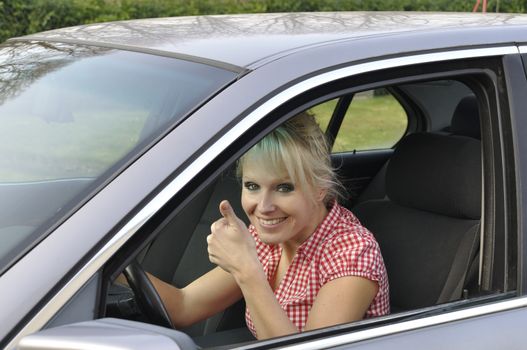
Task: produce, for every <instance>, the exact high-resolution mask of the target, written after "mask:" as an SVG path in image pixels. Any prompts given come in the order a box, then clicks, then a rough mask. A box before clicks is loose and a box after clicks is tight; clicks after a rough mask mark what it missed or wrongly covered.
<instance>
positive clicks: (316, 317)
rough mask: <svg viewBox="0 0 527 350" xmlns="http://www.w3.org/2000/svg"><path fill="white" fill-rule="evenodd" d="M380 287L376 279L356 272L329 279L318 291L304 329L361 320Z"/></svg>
mask: <svg viewBox="0 0 527 350" xmlns="http://www.w3.org/2000/svg"><path fill="white" fill-rule="evenodd" d="M378 289H379V286H378V284H377V282H374V281H371V280H369V279H366V278H363V277H356V276H346V277H340V278H337V279H334V280H332V281H329V282H327V283H326V284H325V285H323V286H322V288H320V291H319V292H318V295H317V298H316V299H315V302H314V303H313V306H312V308H311V311H310V312H309V317H308V319H307V322H306V327H305V329H304V330H306V331H307V330H311V329H316V328H322V327H328V326H332V325H336V324H340V323H347V322H353V321H358V320H361V319H362V318H363V317H364V314H365V313H366V311H367V310H368V307H369V306H370V304H371V303H372V301H373V299H374V298H375V295H377V291H378Z"/></svg>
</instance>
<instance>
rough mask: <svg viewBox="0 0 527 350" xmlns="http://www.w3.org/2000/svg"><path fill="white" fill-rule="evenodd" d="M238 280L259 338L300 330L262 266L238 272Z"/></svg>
mask: <svg viewBox="0 0 527 350" xmlns="http://www.w3.org/2000/svg"><path fill="white" fill-rule="evenodd" d="M236 281H237V282H238V285H239V286H240V288H241V290H242V292H243V295H244V297H245V303H246V305H247V307H248V308H249V310H250V312H251V319H252V321H253V323H254V327H255V328H256V331H257V336H258V339H266V338H272V337H279V336H283V335H287V334H293V333H297V332H298V329H297V328H296V326H295V325H294V324H293V322H291V320H290V319H289V317H288V316H287V314H286V313H285V311H284V310H283V309H282V307H281V306H280V303H279V302H278V300H277V299H276V296H275V295H274V293H273V290H272V289H271V286H270V285H269V282H268V281H267V278H266V276H265V274H264V272H263V270H262V268H261V267H259V268H258V267H256V268H255V267H253V268H252V269H251V268H249V267H248V268H246V269H245V273H238V274H236Z"/></svg>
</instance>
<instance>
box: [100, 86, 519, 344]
mask: <svg viewBox="0 0 527 350" xmlns="http://www.w3.org/2000/svg"><path fill="white" fill-rule="evenodd" d="M420 84H423V85H425V86H428V87H429V86H435V88H436V89H435V90H434V93H437V87H438V86H440V87H443V88H444V89H445V90H444V92H443V93H444V94H446V95H448V96H449V97H450V98H451V104H452V105H453V106H454V107H453V108H451V109H446V111H445V113H447V114H448V115H441V118H443V119H445V120H449V125H448V126H446V127H441V128H440V130H428V131H426V130H425V131H414V132H412V133H410V134H408V135H406V136H404V137H402V138H401V139H400V140H399V139H398V140H397V141H395V145H392V146H393V148H394V151H393V150H390V153H386V155H385V156H383V157H378V154H377V153H375V152H373V153H372V156H371V157H367V156H365V155H364V154H363V155H360V156H358V155H359V153H356V152H354V151H353V150H350V152H338V155H337V156H338V159H340V160H339V161H340V163H338V171H339V173H340V174H353V171H348V169H346V167H353V168H356V167H360V168H362V169H363V170H364V169H367V170H368V171H370V173H369V174H368V176H367V181H364V176H360V178H358V179H356V180H357V181H359V182H360V183H361V184H362V187H360V186H359V187H357V185H356V184H355V185H352V187H353V188H351V189H349V188H348V190H349V191H344V193H345V195H346V196H355V195H357V196H361V195H362V194H363V193H365V192H368V191H371V190H372V188H373V187H377V186H381V187H382V191H379V192H377V194H378V196H376V197H374V198H372V197H370V198H362V200H361V201H359V202H356V201H353V200H350V198H347V199H346V198H344V199H343V204H344V205H346V206H348V208H349V209H350V210H351V211H352V212H353V213H354V214H355V215H356V216H357V217H358V218H359V219H360V220H361V222H362V224H363V225H364V226H365V227H366V228H368V229H369V230H370V231H371V232H372V233H373V234H374V235H375V236H376V238H377V240H378V242H379V244H380V246H381V251H382V253H383V256H384V260H385V263H386V266H387V269H388V275H389V279H390V288H391V290H390V294H391V309H392V312H391V315H389V316H386V317H384V319H388V320H389V319H393V322H395V321H398V320H401V319H407V318H410V319H412V318H420V317H427V316H431V315H437V314H440V313H442V312H444V311H445V310H446V311H449V310H458V309H463V308H465V307H467V306H468V305H472V306H473V305H481V304H485V303H488V302H491V301H495V300H500V299H502V298H509V297H511V296H514V295H515V293H514V287H513V286H512V285H510V286H509V287H508V289H506V290H503V289H502V287H503V286H502V285H500V284H499V283H497V282H496V283H497V284H496V283H487V284H485V283H483V282H482V277H481V276H482V275H485V274H494V275H495V276H499V275H504V274H505V271H504V270H499V269H498V270H497V269H494V270H493V271H492V272H490V271H487V270H486V269H485V267H484V266H483V265H482V263H481V262H482V261H485V259H488V258H490V257H491V256H499V255H501V254H503V251H499V250H495V248H494V247H491V248H488V249H489V250H484V251H482V250H481V247H482V246H483V244H482V240H485V239H486V237H488V236H487V235H490V236H498V237H500V236H501V235H502V234H503V233H502V232H496V231H488V228H487V231H485V228H484V227H482V221H481V218H482V215H483V212H482V210H481V208H482V204H481V203H482V202H481V201H482V194H483V193H485V191H489V188H485V187H483V182H482V166H483V165H482V162H481V160H482V157H483V156H484V153H483V150H484V147H483V146H482V138H481V123H482V118H485V116H486V115H488V114H489V113H491V112H489V111H486V110H480V107H479V106H481V105H482V104H485V103H486V102H485V100H484V96H481V95H478V90H477V89H473V88H471V87H469V86H468V85H467V84H466V83H465V79H461V80H455V81H453V82H452V83H445V81H437V82H434V81H425V82H406V81H404V82H403V83H401V85H400V86H398V88H400V91H406V92H407V95H406V98H409V99H410V98H415V95H412V92H413V91H419V92H422V89H424V88H421V89H420V87H419V85H420ZM451 86H454V87H455V88H452V89H450V90H449V87H451ZM392 87H393V86H392ZM381 91H382V90H381ZM370 98H371V96H370ZM334 101H335V100H329V101H328V102H324V103H322V104H320V105H315V106H309V103H307V106H308V108H306V111H307V112H308V113H312V114H315V115H317V116H320V113H319V111H320V110H323V109H326V108H328V106H327V105H329V106H330V107H331V108H334V106H335V102H334ZM414 102H415V101H414ZM427 103H428V105H427V108H428V109H430V108H432V109H433V110H434V113H440V111H441V108H440V106H437V105H435V106H434V105H433V103H430V101H427ZM324 104H326V105H325V106H324ZM415 104H416V105H417V102H415ZM423 105H424V103H423ZM397 108H400V109H401V110H402V107H397ZM423 108H424V107H423ZM317 111H318V114H317ZM373 114H374V115H376V114H377V113H373ZM426 114H428V115H429V112H427V111H425V110H423V111H421V115H426ZM403 115H406V114H404V113H403V112H401V115H400V116H398V117H397V118H399V119H401V120H406V119H405V118H406V117H403ZM482 116H483V117H482ZM483 120H484V119H483ZM327 124H329V122H327ZM321 126H322V128H324V127H325V126H324V124H323V123H322V125H321ZM385 126H386V125H383V127H385ZM407 126H408V122H406V121H405V122H401V123H400V124H397V126H394V127H393V129H394V130H395V129H397V132H401V133H404V131H405V130H406V129H407ZM353 132H355V130H354V129H353V128H351V129H348V128H344V127H343V128H342V129H339V135H345V134H348V133H353ZM357 132H360V130H359V131H357ZM383 154H384V153H383ZM356 156H358V157H357V159H355V158H354V157H356ZM347 158H350V159H351V160H350V159H348V160H346V159H347ZM390 162H391V168H388V174H387V173H386V167H388V166H390V165H389V163H390ZM452 162H453V163H456V164H457V166H456V167H454V168H452V167H451V164H452ZM372 163H376V165H375V166H372V165H371V164H372ZM460 163H463V164H462V165H460ZM344 176H345V175H344ZM445 176H446V177H449V178H450V181H445ZM344 180H345V181H343V183H345V184H347V185H349V184H350V183H351V182H353V180H354V179H351V178H346V179H344ZM379 183H382V185H379ZM386 185H387V186H386ZM390 186H391V187H390ZM240 192H241V182H240V179H238V178H237V172H236V162H235V161H234V162H231V163H230V165H229V166H228V167H227V168H225V170H224V171H222V172H221V174H220V175H218V176H216V177H214V178H212V179H211V180H210V181H208V185H207V186H206V187H205V188H204V189H202V190H200V191H197V192H195V194H194V195H193V197H192V200H191V201H190V202H189V203H188V205H186V206H185V207H184V208H179V209H178V212H177V214H176V215H175V216H171V218H170V219H169V220H165V221H164V223H163V225H162V226H160V227H159V228H157V229H156V230H155V232H156V236H155V238H154V239H153V240H152V241H151V242H149V244H148V245H144V244H143V245H142V246H143V247H144V248H143V250H142V253H141V254H140V255H139V256H138V258H139V259H140V261H141V264H142V265H143V267H144V268H145V269H146V270H147V271H149V272H151V273H153V274H154V275H156V276H158V277H160V278H161V279H163V280H165V281H167V282H169V283H172V284H174V285H175V286H177V287H184V286H185V285H187V284H189V283H190V282H192V281H193V280H194V279H196V278H198V277H199V276H201V275H202V274H204V273H206V272H207V271H209V270H210V269H212V268H213V267H214V265H213V264H211V263H210V261H209V260H208V257H207V246H206V236H207V235H208V234H210V225H211V224H212V223H213V222H214V221H215V220H217V219H218V218H219V217H220V214H219V211H218V205H219V202H220V201H221V200H223V199H228V200H229V201H230V202H231V203H232V205H233V207H234V209H235V212H236V213H237V214H238V216H239V217H240V218H244V219H246V217H245V216H244V214H243V209H242V208H241V205H240V201H239V198H240ZM452 203H455V205H453V204H452ZM438 218H439V220H438ZM246 223H248V221H247V220H246ZM396 226H399V228H398V229H396V230H395V231H394V232H392V231H393V230H392V227H396ZM183 228H184V229H183ZM394 234H395V235H394ZM509 268H510V267H509ZM430 276H434V278H433V279H431V278H430ZM121 292H124V293H128V294H127V295H128V297H129V300H128V302H129V305H127V306H126V309H127V310H125V311H123V306H122V305H121V306H120V307H116V304H115V297H116V295H119V293H121ZM110 293H115V294H111V295H109V296H108V298H107V299H106V302H107V305H106V314H105V316H112V317H125V318H130V319H139V320H144V321H148V320H147V318H146V319H145V315H142V314H141V311H140V309H138V308H137V307H136V305H135V304H134V301H133V297H132V296H131V294H130V291H127V290H122V291H119V290H116V289H112V288H110ZM244 310H245V305H244V302H243V300H242V301H240V302H238V303H236V304H234V305H233V306H232V307H230V308H228V309H227V310H226V311H225V312H221V313H219V314H217V315H215V316H213V317H211V318H210V319H207V320H205V321H203V322H201V323H198V324H196V325H194V326H192V327H190V328H186V329H183V331H184V332H185V333H187V334H189V335H190V336H191V337H193V338H194V339H195V341H196V342H197V343H198V344H201V345H204V346H206V345H220V343H221V344H224V343H222V342H226V343H228V344H231V343H236V342H243V341H250V340H251V339H253V338H251V335H250V334H249V333H248V331H247V329H246V327H245V323H244ZM382 322H383V324H384V322H386V321H385V320H383V321H382ZM375 324H376V320H375V319H367V320H363V321H359V322H357V323H356V324H350V325H347V326H346V327H344V328H346V329H348V328H349V329H353V327H365V326H366V327H374V326H375ZM225 332H226V333H225ZM322 333H323V332H322ZM322 333H321V334H322ZM219 334H224V335H225V334H228V336H227V337H225V336H223V338H222V337H221V336H219ZM226 339H228V340H226ZM253 340H254V339H253ZM217 342H220V343H217Z"/></svg>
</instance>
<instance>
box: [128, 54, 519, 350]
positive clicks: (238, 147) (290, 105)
mask: <svg viewBox="0 0 527 350" xmlns="http://www.w3.org/2000/svg"><path fill="white" fill-rule="evenodd" d="M481 60H482V61H485V60H489V61H493V60H494V61H495V60H496V59H493V58H488V59H485V58H482V59H481ZM441 66H443V67H441ZM412 69H415V70H418V69H419V70H421V69H422V67H409V68H408V67H406V68H404V69H403V71H405V72H398V73H397V74H396V75H400V77H399V78H394V79H392V80H382V79H379V80H378V81H375V82H373V83H371V82H370V83H364V82H363V83H362V84H361V83H357V82H352V83H351V84H350V86H351V87H348V88H346V89H339V88H338V86H341V85H342V83H339V84H335V85H336V86H337V87H336V88H331V87H328V85H331V84H327V85H324V86H319V87H318V88H320V92H319V93H320V97H318V98H313V90H311V91H310V93H309V94H308V96H307V97H306V96H302V95H297V96H295V98H293V99H291V100H289V101H287V102H286V103H285V104H283V105H281V106H280V107H279V108H277V109H276V110H274V111H272V112H271V113H269V114H267V115H266V116H265V118H263V119H261V120H260V121H259V122H257V123H255V125H254V126H253V127H252V128H250V129H249V130H248V131H247V132H246V134H247V135H246V136H247V137H245V135H244V136H242V137H241V138H240V139H238V140H237V141H236V142H234V143H232V144H230V145H229V146H228V147H227V148H226V149H225V150H224V151H223V152H221V154H220V155H219V156H218V157H217V158H216V159H215V160H214V161H213V162H211V163H210V164H209V165H208V166H207V167H206V168H205V169H203V170H202V172H201V173H200V175H199V176H197V177H196V179H195V181H196V182H195V183H194V184H193V186H191V187H194V190H193V191H192V193H193V194H195V193H198V192H199V190H198V188H202V187H203V186H206V185H208V184H210V183H211V182H212V181H213V180H214V178H215V176H216V175H217V174H219V173H221V172H222V171H223V170H225V169H226V168H227V167H228V166H230V165H232V164H233V162H234V161H235V160H236V159H237V157H238V156H239V155H240V154H242V153H244V152H245V151H246V150H247V149H248V148H250V147H251V146H252V145H253V144H255V143H256V142H257V141H258V140H259V139H260V137H261V136H262V135H265V134H266V133H268V132H269V131H270V130H272V129H273V128H275V127H276V126H277V125H279V124H281V123H282V122H284V121H285V120H287V119H288V118H290V117H291V116H293V115H295V114H296V113H298V112H299V111H302V110H305V109H307V108H310V107H312V106H314V105H316V104H318V103H321V101H327V100H331V99H333V98H335V97H336V96H338V95H344V94H349V93H353V92H354V91H361V90H362V89H363V87H364V86H368V87H372V86H373V87H375V86H379V87H381V86H384V85H385V84H386V83H387V82H389V83H391V84H394V83H395V82H397V83H402V82H405V81H408V82H415V81H426V80H433V79H440V78H456V79H465V80H466V83H467V84H468V85H471V86H472V87H473V88H474V89H475V90H478V93H477V94H478V95H479V96H480V97H481V98H484V97H485V96H486V94H487V95H488V94H489V91H483V90H484V88H483V87H482V86H481V85H482V84H481V83H480V82H476V81H475V80H474V77H475V76H477V75H482V76H483V75H485V74H486V73H485V69H483V68H480V69H474V68H472V67H471V68H466V63H465V62H460V61H456V62H449V63H444V64H442V65H440V67H439V68H438V67H437V65H436V69H437V71H439V72H429V73H422V72H420V73H418V74H411V73H409V72H408V71H411V70H412ZM383 74H385V73H383ZM366 75H368V76H370V75H376V73H367V74H366ZM487 77H488V78H490V76H488V75H487ZM369 79H371V80H375V78H371V77H370V78H369ZM356 80H357V79H356V77H354V78H353V81H356ZM366 80H368V79H366ZM332 89H334V90H333V91H332ZM496 90H497V89H496ZM490 114H491V113H487V119H490V118H493V116H494V115H496V113H493V116H491V115H490ZM264 119H265V121H264ZM254 135H257V136H254ZM206 174H215V175H214V176H207V175H206ZM193 182H194V181H193ZM189 184H190V183H189ZM487 186H488V189H487V191H495V190H496V189H495V188H494V187H493V186H491V184H490V183H488V184H487ZM187 193H188V192H187ZM190 197H192V195H191V196H190ZM188 198H189V197H187V198H186V199H187V200H188ZM181 200H182V198H179V199H177V200H176V201H175V203H180V202H181ZM177 210H178V209H176V212H177ZM174 215H175V214H174ZM487 215H488V214H487ZM492 230H494V228H492ZM130 246H131V247H132V248H129V249H132V250H133V251H134V252H135V253H137V252H138V251H139V250H141V249H143V248H144V244H141V242H135V244H131V245H130ZM129 253H130V252H129ZM126 263H127V260H126V259H123V260H121V261H120V263H119V264H118V265H119V266H121V267H122V266H124V265H125V264H126ZM494 288H495V287H494ZM512 295H514V296H517V293H516V292H511V293H503V294H499V295H494V296H482V297H478V298H474V299H471V300H469V302H467V301H463V300H460V301H454V302H450V303H446V304H442V305H434V306H430V307H429V308H425V309H426V310H422V309H418V310H412V311H409V312H405V313H401V314H395V315H389V316H386V317H382V318H379V319H372V320H363V321H361V322H357V323H353V324H348V325H339V326H333V327H328V328H326V329H324V330H315V331H312V332H307V333H305V334H301V335H294V336H289V337H285V338H284V339H282V340H276V343H274V342H273V343H272V344H279V345H280V346H283V345H287V344H293V343H294V342H295V341H298V339H302V340H303V341H304V340H305V341H308V340H315V339H319V338H320V337H326V336H328V335H332V334H334V335H337V334H343V333H345V332H350V331H360V330H362V329H371V328H375V327H377V326H378V325H381V326H382V325H385V324H389V323H391V322H398V321H401V320H406V319H408V318H410V319H413V318H419V317H420V316H419V315H420V314H424V315H425V316H424V317H425V318H429V317H431V318H433V317H437V316H440V315H442V314H443V313H444V312H445V311H447V312H449V313H459V312H461V313H463V311H464V310H465V309H466V308H467V306H468V305H473V306H476V305H478V304H480V303H483V306H485V305H487V303H490V302H493V301H498V302H499V301H502V300H503V299H508V298H510V297H511V296H512ZM507 301H508V300H505V302H507ZM257 344H259V345H262V343H261V342H258V343H257ZM264 344H267V343H266V342H264ZM255 346H256V345H255ZM249 348H250V347H249Z"/></svg>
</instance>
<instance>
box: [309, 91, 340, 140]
mask: <svg viewBox="0 0 527 350" xmlns="http://www.w3.org/2000/svg"><path fill="white" fill-rule="evenodd" d="M338 100H339V99H338V98H335V99H333V100H329V101H327V102H324V103H321V104H319V105H316V106H314V107H312V108H310V109H308V110H307V113H309V114H311V115H313V116H314V117H315V119H316V120H317V122H318V125H319V126H320V129H322V131H323V132H326V130H327V128H328V125H329V121H330V120H331V116H332V115H333V111H334V110H335V107H336V106H337V102H338Z"/></svg>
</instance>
